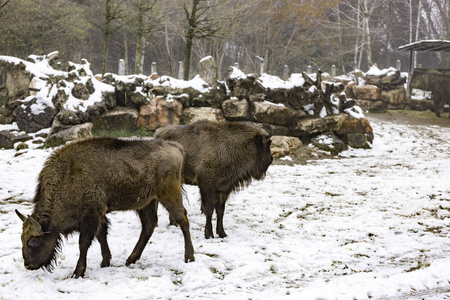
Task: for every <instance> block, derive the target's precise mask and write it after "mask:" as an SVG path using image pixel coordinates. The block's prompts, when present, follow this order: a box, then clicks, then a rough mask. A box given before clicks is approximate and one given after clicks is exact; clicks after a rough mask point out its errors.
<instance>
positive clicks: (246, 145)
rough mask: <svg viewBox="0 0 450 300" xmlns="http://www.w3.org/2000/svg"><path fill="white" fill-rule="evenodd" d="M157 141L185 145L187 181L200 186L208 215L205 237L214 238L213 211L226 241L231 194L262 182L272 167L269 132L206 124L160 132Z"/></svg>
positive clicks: (170, 127)
mask: <svg viewBox="0 0 450 300" xmlns="http://www.w3.org/2000/svg"><path fill="white" fill-rule="evenodd" d="M155 137H156V138H161V139H164V140H170V141H176V142H178V143H180V144H181V145H183V148H184V150H185V152H186V154H185V163H184V167H183V175H184V181H185V183H187V184H195V185H198V186H199V189H200V195H201V201H202V205H201V210H202V212H203V213H204V214H205V215H206V225H205V237H206V238H207V239H208V238H212V237H214V235H213V232H212V231H213V230H212V224H211V218H212V214H213V211H214V209H215V210H216V214H217V227H216V233H217V234H218V235H219V237H226V236H227V234H226V233H225V230H224V228H223V214H224V211H225V202H226V201H227V199H228V196H229V194H230V193H231V192H233V191H235V190H236V189H239V188H240V187H243V186H244V185H246V184H248V183H250V181H251V180H252V179H257V180H259V179H262V178H263V177H264V176H265V173H266V170H267V168H268V167H269V165H270V164H271V163H272V155H271V153H270V143H271V141H270V137H269V136H268V134H267V132H266V131H264V130H263V129H260V128H258V127H256V126H254V125H251V124H248V123H242V122H233V123H229V122H225V123H219V122H213V121H207V120H203V121H198V122H196V123H192V124H190V125H168V126H165V127H162V128H159V129H157V130H156V132H155Z"/></svg>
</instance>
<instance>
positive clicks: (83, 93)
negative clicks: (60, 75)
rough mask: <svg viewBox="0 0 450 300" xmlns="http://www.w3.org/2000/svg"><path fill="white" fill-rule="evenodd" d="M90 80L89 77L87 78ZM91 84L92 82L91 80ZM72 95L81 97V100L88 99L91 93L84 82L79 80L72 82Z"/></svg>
mask: <svg viewBox="0 0 450 300" xmlns="http://www.w3.org/2000/svg"><path fill="white" fill-rule="evenodd" d="M89 80H90V79H89ZM91 84H92V82H91ZM72 95H73V96H74V97H75V98H78V99H81V100H88V99H89V97H90V96H91V93H90V92H89V89H88V88H87V86H86V85H85V84H84V83H81V82H74V84H73V88H72Z"/></svg>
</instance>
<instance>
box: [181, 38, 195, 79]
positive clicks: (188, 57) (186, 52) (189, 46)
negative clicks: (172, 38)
mask: <svg viewBox="0 0 450 300" xmlns="http://www.w3.org/2000/svg"><path fill="white" fill-rule="evenodd" d="M193 39H194V36H193V33H192V35H191V34H189V33H188V35H187V37H186V48H185V50H184V66H183V80H189V72H190V68H191V52H192V42H193Z"/></svg>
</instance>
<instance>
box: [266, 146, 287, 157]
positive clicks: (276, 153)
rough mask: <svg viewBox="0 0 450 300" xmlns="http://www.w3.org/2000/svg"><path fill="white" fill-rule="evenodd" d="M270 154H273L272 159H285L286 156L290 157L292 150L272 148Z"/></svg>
mask: <svg viewBox="0 0 450 300" xmlns="http://www.w3.org/2000/svg"><path fill="white" fill-rule="evenodd" d="M270 153H271V154H272V157H274V158H279V157H284V156H286V155H289V153H290V150H289V149H286V148H281V147H272V148H270Z"/></svg>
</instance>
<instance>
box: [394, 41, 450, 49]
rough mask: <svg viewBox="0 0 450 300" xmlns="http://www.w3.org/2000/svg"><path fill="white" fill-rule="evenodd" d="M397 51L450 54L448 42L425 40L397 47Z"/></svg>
mask: <svg viewBox="0 0 450 300" xmlns="http://www.w3.org/2000/svg"><path fill="white" fill-rule="evenodd" d="M398 49H399V50H410V51H444V52H450V41H447V40H426V41H418V42H414V43H411V44H406V45H403V46H400V47H398Z"/></svg>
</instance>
